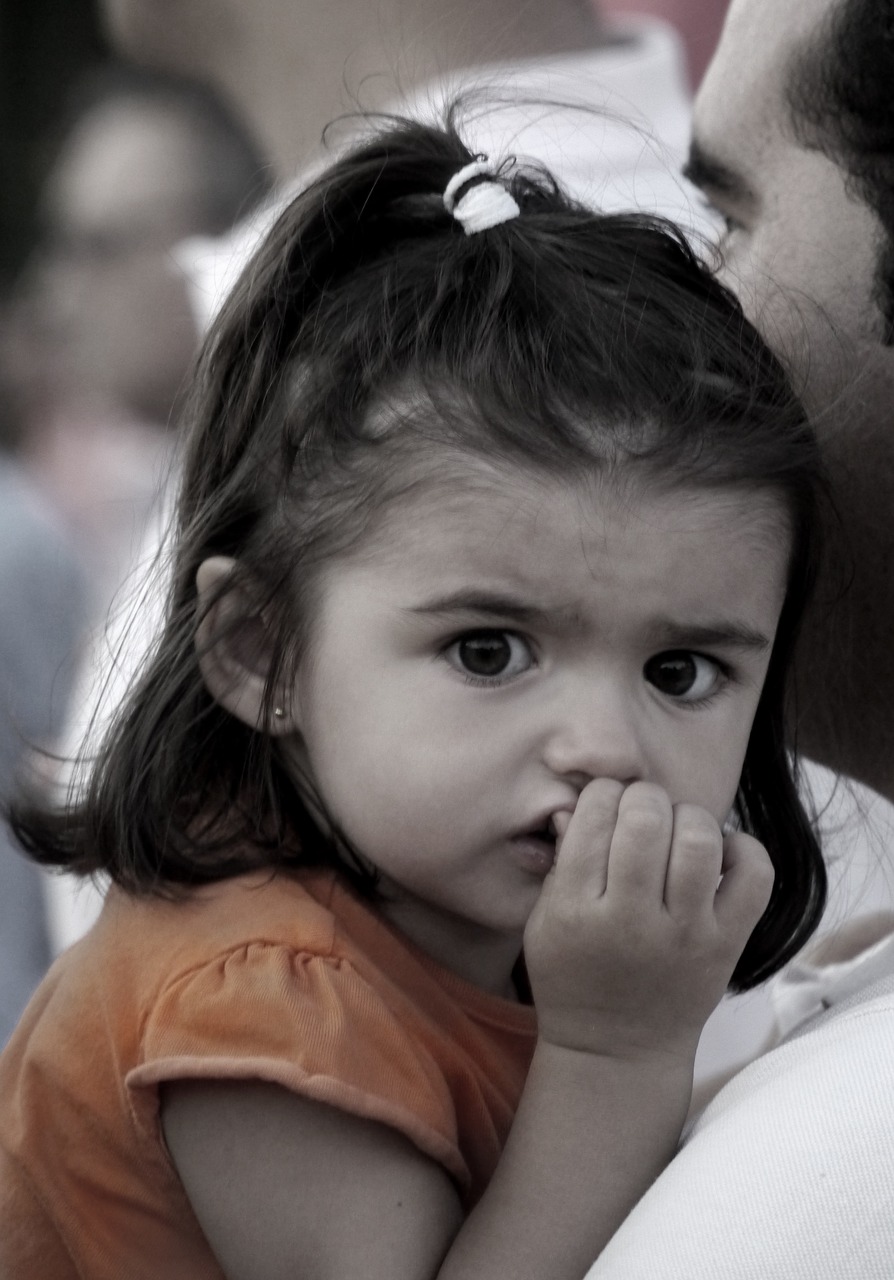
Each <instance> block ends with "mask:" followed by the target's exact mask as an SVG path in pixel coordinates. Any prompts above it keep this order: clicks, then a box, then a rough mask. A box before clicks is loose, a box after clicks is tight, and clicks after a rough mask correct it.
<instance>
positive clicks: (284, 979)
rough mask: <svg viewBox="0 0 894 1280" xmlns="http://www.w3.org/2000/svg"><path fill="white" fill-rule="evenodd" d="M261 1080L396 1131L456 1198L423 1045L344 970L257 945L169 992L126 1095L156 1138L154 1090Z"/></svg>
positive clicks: (440, 1090) (449, 1147)
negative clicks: (443, 1174) (431, 1163)
mask: <svg viewBox="0 0 894 1280" xmlns="http://www.w3.org/2000/svg"><path fill="white" fill-rule="evenodd" d="M198 1079H206V1080H249V1079H251V1080H265V1081H269V1082H271V1083H275V1084H279V1085H282V1086H283V1087H284V1088H286V1089H291V1090H293V1091H294V1092H296V1093H299V1094H301V1095H302V1096H303V1097H306V1098H310V1099H313V1100H315V1101H318V1102H324V1103H327V1104H329V1105H332V1106H336V1107H340V1108H341V1109H343V1110H345V1111H348V1112H350V1113H351V1114H354V1115H357V1116H361V1117H364V1118H366V1119H371V1120H376V1121H380V1122H381V1123H384V1124H387V1125H389V1126H391V1127H393V1128H395V1129H397V1130H398V1131H400V1132H401V1133H403V1134H404V1135H405V1136H406V1137H407V1138H409V1139H410V1141H411V1142H413V1143H415V1145H416V1146H417V1147H419V1149H420V1150H422V1151H423V1152H424V1153H425V1154H427V1155H429V1156H430V1157H431V1158H432V1159H434V1160H436V1161H438V1162H439V1163H440V1164H441V1165H443V1166H444V1167H445V1168H446V1169H447V1171H448V1172H449V1173H450V1174H451V1175H452V1176H453V1177H454V1178H455V1179H456V1180H457V1182H458V1183H459V1185H460V1187H461V1188H462V1189H465V1188H466V1187H467V1186H468V1183H469V1170H468V1168H467V1166H466V1162H465V1160H464V1159H463V1157H462V1155H461V1153H460V1147H459V1141H458V1134H457V1118H456V1112H455V1106H454V1103H453V1100H452V1098H451V1093H450V1089H449V1087H448V1084H447V1082H446V1081H445V1079H444V1076H443V1073H442V1071H441V1070H440V1069H439V1067H438V1065H437V1063H436V1061H435V1059H434V1057H433V1055H432V1054H431V1053H430V1051H429V1048H428V1046H427V1045H426V1044H425V1042H424V1037H423V1038H420V1037H418V1036H414V1035H413V1034H412V1032H411V1031H410V1030H408V1028H407V1026H406V1023H405V1020H404V1019H402V1018H401V1017H400V1016H399V1010H398V1009H396V1008H395V1007H394V1002H393V1000H392V999H391V998H390V997H389V996H388V995H386V994H385V993H383V992H380V991H377V990H376V989H375V988H374V987H373V986H372V984H371V983H370V982H369V981H367V980H365V979H364V978H362V977H361V976H360V975H359V974H358V972H357V970H356V968H355V967H354V966H353V965H352V964H351V963H350V961H348V960H346V959H344V958H341V957H337V956H331V955H322V956H321V955H318V954H313V953H308V952H297V953H296V952H295V951H292V950H290V949H289V948H288V947H285V946H283V945H279V944H271V943H263V942H255V943H250V944H248V945H245V946H240V947H238V948H236V949H233V950H230V951H227V952H225V953H224V954H222V955H220V956H219V957H216V958H215V959H213V960H210V961H207V962H206V963H204V964H202V965H201V966H200V967H197V968H195V969H193V970H191V971H189V972H187V973H185V974H182V975H180V976H179V977H178V978H177V979H175V980H174V981H172V982H171V983H170V985H169V986H167V987H166V988H165V989H164V990H163V991H162V993H161V994H160V996H159V997H158V999H157V1000H156V1001H155V1003H154V1004H153V1007H152V1008H151V1009H150V1010H149V1011H148V1013H147V1015H146V1017H145V1019H144V1023H143V1027H142V1035H141V1042H140V1053H139V1061H138V1063H137V1065H136V1066H135V1067H134V1068H133V1069H132V1070H131V1071H130V1072H129V1073H128V1074H127V1076H126V1081H125V1083H126V1086H127V1089H128V1093H129V1100H130V1105H131V1109H132V1112H133V1115H134V1119H135V1121H136V1123H137V1124H138V1125H139V1126H140V1127H141V1128H142V1129H143V1130H144V1131H147V1130H148V1131H151V1133H152V1134H153V1136H155V1137H156V1138H157V1137H158V1135H159V1129H160V1125H159V1086H160V1085H162V1084H164V1083H167V1082H170V1081H174V1080H198Z"/></svg>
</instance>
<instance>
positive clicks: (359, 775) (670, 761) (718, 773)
mask: <svg viewBox="0 0 894 1280" xmlns="http://www.w3.org/2000/svg"><path fill="white" fill-rule="evenodd" d="M789 547H790V538H789V534H788V529H787V524H786V519H785V516H784V513H783V511H782V509H781V507H780V505H779V504H778V502H777V501H776V500H775V499H774V498H773V497H772V496H765V495H760V494H754V493H739V492H732V491H724V490H715V491H699V490H696V489H691V490H690V489H682V490H677V491H675V492H671V493H669V494H662V493H659V492H655V491H651V490H649V489H646V490H640V489H639V488H638V487H635V486H633V485H631V486H627V487H625V490H624V491H623V492H620V493H619V492H618V490H617V488H615V489H614V490H613V489H612V487H611V484H610V482H607V483H605V484H603V485H598V486H597V485H590V486H588V485H584V484H582V485H580V486H573V485H572V484H570V483H567V482H558V481H556V482H553V481H546V482H544V481H534V480H532V479H530V478H529V477H527V476H526V475H525V474H524V473H522V472H521V471H519V472H516V473H513V474H512V475H511V476H510V478H509V479H508V480H507V478H506V476H505V475H504V476H499V477H498V476H496V475H495V474H491V475H489V476H486V475H483V474H482V473H480V472H479V473H477V474H476V475H475V476H473V477H470V483H469V485H468V486H466V487H465V488H460V487H459V486H453V487H452V488H451V489H449V490H447V489H442V490H440V491H439V490H437V489H435V488H432V489H429V490H428V491H427V492H425V493H424V494H421V495H417V496H416V497H415V498H414V499H412V500H408V501H407V502H405V503H404V504H402V505H399V506H397V507H395V508H393V509H392V510H391V511H390V512H389V513H388V514H387V515H386V517H385V518H384V523H383V525H382V528H381V533H380V536H379V537H378V538H377V539H376V541H375V543H374V545H373V546H369V545H367V546H365V547H364V548H363V551H362V553H360V554H356V555H354V556H351V557H349V558H347V559H345V560H341V561H338V562H336V563H334V564H332V565H331V566H330V567H329V568H328V570H327V571H326V572H325V574H324V578H323V581H322V584H321V600H320V605H319V614H318V616H317V617H316V619H315V622H314V626H313V628H312V633H311V642H310V648H309V651H308V654H307V657H306V658H305V660H304V662H303V663H302V665H301V668H300V669H299V673H298V677H297V681H296V685H295V688H294V691H293V695H292V697H293V701H292V714H293V716H294V719H295V722H296V723H297V725H298V727H299V729H300V733H301V740H300V741H299V740H298V739H297V738H296V739H295V740H293V742H292V744H291V748H290V749H292V750H294V751H295V752H296V753H300V755H301V758H302V763H303V765H304V767H305V768H309V770H310V773H311V776H312V777H313V779H314V782H315V785H316V788H317V789H318V793H319V795H320V796H321V798H322V800H323V802H324V804H325V807H326V809H327V811H328V814H329V816H330V817H331V818H332V819H333V820H334V821H335V822H336V823H337V824H338V826H339V827H340V828H341V829H342V830H343V831H344V833H345V834H346V835H347V837H348V838H349V839H350V841H351V842H352V844H353V845H354V847H355V848H356V849H358V850H359V851H360V852H361V853H362V854H364V855H365V856H366V857H367V858H368V859H369V860H371V861H372V862H373V863H375V864H376V866H377V867H378V868H379V869H380V871H381V873H382V883H383V886H384V888H385V889H386V890H388V889H389V888H392V889H394V890H395V891H396V892H398V891H399V892H398V898H399V902H398V903H397V904H395V905H393V906H391V907H390V908H389V907H388V906H386V913H388V912H389V911H390V913H391V914H392V916H393V918H394V919H395V920H399V922H400V923H401V925H402V927H404V928H405V929H406V931H407V932H408V933H409V934H410V936H411V937H414V938H415V940H416V941H417V942H419V943H420V944H421V945H422V946H423V947H426V948H427V949H429V950H431V940H432V939H433V938H437V939H439V941H438V943H437V945H436V948H435V949H436V951H437V954H438V956H439V958H440V959H442V960H445V961H446V962H447V963H450V962H451V960H452V958H453V957H452V954H451V948H453V950H455V952H456V961H455V967H457V968H459V969H460V971H461V972H462V971H463V961H462V954H464V953H465V952H466V951H467V949H468V948H469V947H470V946H472V938H473V937H474V938H475V939H477V941H478V942H480V941H481V940H482V939H488V938H489V939H491V940H492V941H493V942H494V945H495V946H498V945H504V944H505V945H506V946H507V947H515V948H516V950H517V948H518V945H519V943H520V938H521V934H522V931H523V929H524V925H525V922H526V921H527V918H528V915H529V913H530V911H531V909H532V908H533V906H534V903H535V902H536V900H537V896H538V894H539V892H540V888H541V884H542V881H543V878H544V876H545V875H546V872H547V870H548V869H549V866H550V865H551V860H552V855H553V849H552V843H551V841H550V840H549V839H546V838H543V837H542V836H541V835H539V834H538V833H542V832H543V831H544V828H546V827H547V824H548V822H549V819H550V817H551V815H553V814H555V813H556V812H558V811H562V810H564V811H566V812H567V811H571V810H573V808H574V806H575V803H576V800H577V797H578V795H579V793H580V791H581V789H582V788H583V787H584V786H585V785H586V783H587V782H588V781H589V780H590V779H592V778H595V777H608V778H614V779H618V780H620V781H622V782H627V781H633V780H646V781H650V782H655V783H658V784H660V785H661V786H662V787H663V788H664V789H665V790H666V791H667V793H668V795H669V796H670V799H671V801H672V802H674V803H677V802H681V801H686V802H690V803H695V804H699V805H701V806H702V807H703V808H705V809H707V810H708V811H709V812H710V813H711V814H713V815H714V816H715V817H716V818H717V820H718V821H719V822H722V821H723V820H724V819H725V817H726V815H727V813H728V811H729V809H730V806H731V804H732V802H733V799H734V797H735V793H736V789H737V785H738V779H739V775H740V772H741V768H742V762H743V759H744V755H745V749H746V746H747V742H748V737H749V732H750V729H751V723H752V719H753V716H754V712H755V709H756V707H757V703H758V698H759V696H760V691H761V686H762V683H763V680H764V676H765V673H766V669H767V664H768V661H769V658H770V650H771V646H772V642H773V637H774V634H775V630H776V624H777V621H778V617H779V612H780V609H781V606H782V602H783V596H784V591H785V578H786V569H787V562H788V556H789Z"/></svg>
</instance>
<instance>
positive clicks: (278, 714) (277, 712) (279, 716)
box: [273, 707, 286, 720]
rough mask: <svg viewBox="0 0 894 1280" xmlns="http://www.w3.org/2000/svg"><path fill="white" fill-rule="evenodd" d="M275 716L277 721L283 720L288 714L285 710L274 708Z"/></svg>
mask: <svg viewBox="0 0 894 1280" xmlns="http://www.w3.org/2000/svg"><path fill="white" fill-rule="evenodd" d="M273 714H274V715H275V716H276V718H277V720H282V718H283V716H284V715H285V714H286V713H285V711H284V710H283V708H282V707H274V708H273Z"/></svg>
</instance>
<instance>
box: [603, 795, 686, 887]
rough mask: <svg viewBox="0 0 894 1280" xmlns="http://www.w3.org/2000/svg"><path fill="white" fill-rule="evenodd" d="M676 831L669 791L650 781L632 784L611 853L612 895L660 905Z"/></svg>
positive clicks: (623, 801) (623, 799)
mask: <svg viewBox="0 0 894 1280" xmlns="http://www.w3.org/2000/svg"><path fill="white" fill-rule="evenodd" d="M673 829H674V815H673V809H672V808H671V802H670V799H669V798H668V795H667V792H666V791H665V790H664V789H663V788H662V787H659V786H656V785H655V784H654V783H651V782H633V783H631V784H630V786H628V787H627V789H626V791H625V792H624V794H623V796H622V797H621V803H620V804H619V806H618V822H617V826H616V827H615V834H614V837H613V839H612V843H611V851H610V854H609V864H608V890H609V892H610V893H612V894H618V895H623V897H625V898H628V899H629V898H634V899H635V900H636V901H643V902H646V901H648V902H654V901H656V900H657V901H658V902H661V900H662V899H663V897H664V885H665V880H666V877H667V861H668V856H669V853H670V845H671V837H672V835H673Z"/></svg>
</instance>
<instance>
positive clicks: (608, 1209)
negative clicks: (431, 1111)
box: [438, 1041, 695, 1280]
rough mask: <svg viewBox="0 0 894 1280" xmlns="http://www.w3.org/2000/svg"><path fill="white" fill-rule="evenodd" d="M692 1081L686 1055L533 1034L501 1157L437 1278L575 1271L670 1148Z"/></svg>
mask: <svg viewBox="0 0 894 1280" xmlns="http://www.w3.org/2000/svg"><path fill="white" fill-rule="evenodd" d="M694 1051H695V1046H694V1045H693V1057H694ZM691 1085H692V1058H688V1057H687V1056H686V1055H685V1054H683V1055H681V1056H679V1057H678V1056H672V1055H667V1056H665V1057H661V1056H656V1055H651V1054H650V1055H648V1056H645V1055H644V1056H643V1057H642V1058H640V1059H636V1058H628V1059H622V1058H613V1057H610V1056H602V1055H598V1054H592V1053H584V1052H580V1051H578V1050H573V1049H566V1048H561V1047H558V1046H555V1045H551V1044H549V1043H545V1042H543V1041H541V1042H540V1044H539V1045H538V1048H537V1051H536V1053H535V1055H534V1060H533V1063H532V1066H531V1071H530V1075H529V1077H528V1082H527V1085H526V1087H525V1092H524V1095H523V1098H522V1102H521V1105H520V1107H519V1110H518V1114H517V1116H516V1120H515V1123H514V1125H513V1128H512V1132H511V1134H510V1137H509V1141H508V1143H507V1146H506V1150H505V1152H504V1154H503V1158H502V1160H501V1161H500V1164H499V1166H498V1168H497V1171H496V1173H495V1175H494V1178H493V1180H492V1182H491V1184H490V1186H489V1188H488V1190H487V1192H486V1193H485V1195H484V1197H483V1198H482V1200H481V1202H480V1203H479V1205H478V1206H477V1207H476V1209H475V1210H474V1212H473V1213H472V1214H471V1215H470V1217H469V1218H468V1220H467V1221H466V1223H465V1224H464V1225H463V1227H462V1229H461V1230H460V1232H459V1234H458V1235H457V1237H456V1239H455V1240H454V1243H453V1245H452V1247H451V1248H450V1251H449V1253H448V1254H447V1256H446V1257H445V1259H444V1263H443V1265H442V1267H441V1269H440V1271H439V1272H438V1280H506V1277H508V1276H511V1277H512V1278H513V1280H565V1278H566V1277H567V1278H568V1280H579V1278H580V1277H581V1276H583V1275H584V1273H585V1272H586V1270H587V1269H588V1267H589V1266H590V1264H591V1263H592V1262H593V1261H594V1259H595V1258H596V1257H597V1256H598V1254H599V1253H600V1252H601V1250H602V1248H603V1247H604V1246H605V1244H606V1243H607V1241H608V1240H609V1238H610V1237H611V1236H612V1234H613V1233H614V1231H615V1230H616V1229H617V1227H618V1226H619V1225H620V1223H621V1222H622V1221H623V1219H624V1218H625V1217H626V1215H627V1214H628V1213H629V1211H630V1209H631V1208H632V1207H633V1205H634V1204H635V1203H636V1201H637V1200H638V1199H639V1197H640V1196H641V1195H642V1194H643V1193H644V1192H645V1191H646V1189H647V1188H648V1187H649V1186H650V1184H651V1183H652V1181H653V1180H654V1179H655V1178H656V1177H657V1175H658V1174H659V1173H660V1172H661V1170H662V1169H663V1168H664V1167H665V1165H666V1164H667V1162H668V1161H669V1160H670V1158H671V1157H672V1156H673V1154H674V1151H675V1149H676V1145H677V1141H678V1139H679V1136H680V1132H681V1130H682V1126H683V1123H684V1121H685V1118H686V1112H687V1107H688V1104H689V1096H690V1092H691Z"/></svg>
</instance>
